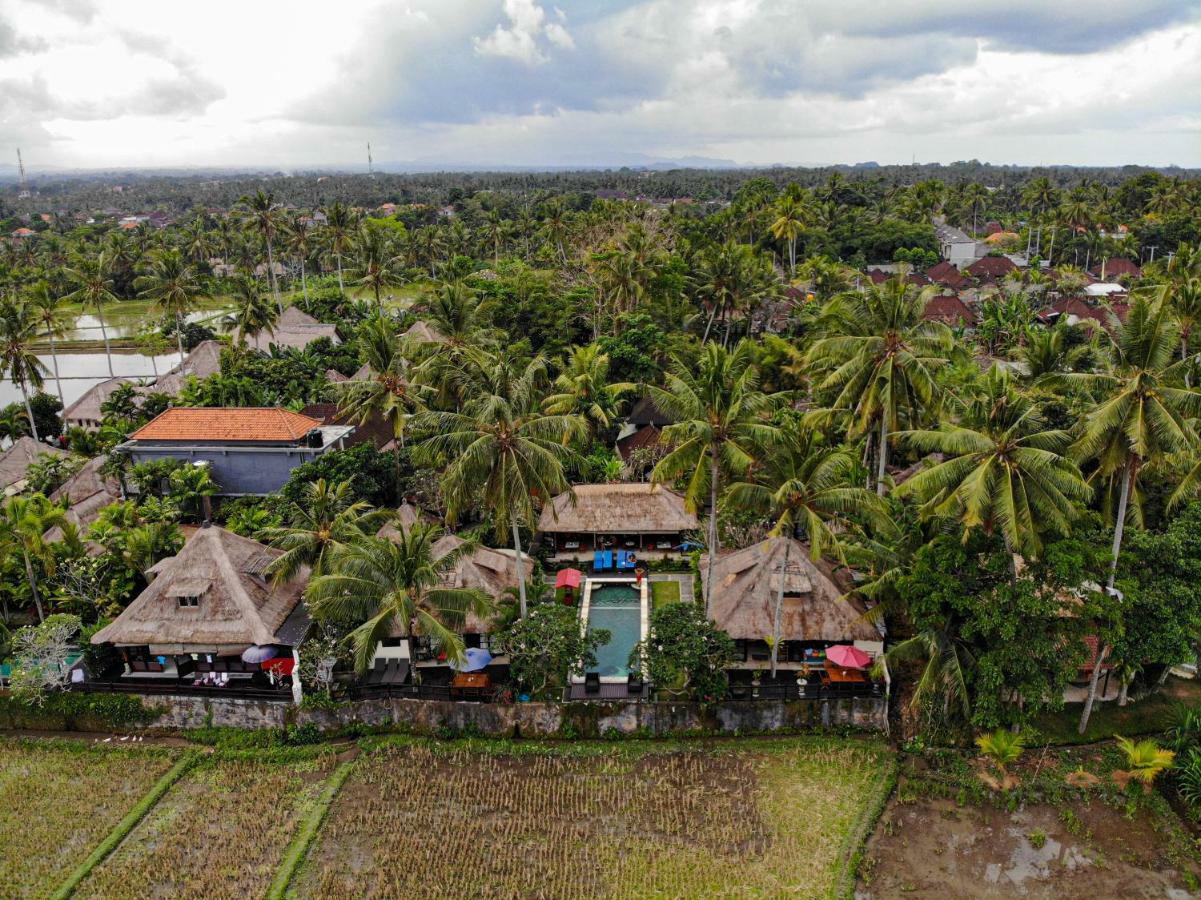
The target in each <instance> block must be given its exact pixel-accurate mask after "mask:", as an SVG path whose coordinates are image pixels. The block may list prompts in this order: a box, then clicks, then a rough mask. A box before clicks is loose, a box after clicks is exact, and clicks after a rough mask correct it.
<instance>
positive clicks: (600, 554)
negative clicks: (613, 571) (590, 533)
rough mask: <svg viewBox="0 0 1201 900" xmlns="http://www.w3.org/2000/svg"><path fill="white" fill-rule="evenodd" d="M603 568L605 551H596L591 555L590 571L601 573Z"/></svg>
mask: <svg viewBox="0 0 1201 900" xmlns="http://www.w3.org/2000/svg"><path fill="white" fill-rule="evenodd" d="M604 568H605V551H604V550H597V551H596V552H595V553H593V554H592V571H594V572H602V571H604Z"/></svg>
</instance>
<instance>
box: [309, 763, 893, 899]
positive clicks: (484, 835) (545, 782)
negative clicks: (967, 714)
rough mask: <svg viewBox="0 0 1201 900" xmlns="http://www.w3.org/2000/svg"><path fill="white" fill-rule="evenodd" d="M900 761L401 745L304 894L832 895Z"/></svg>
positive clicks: (336, 818)
mask: <svg viewBox="0 0 1201 900" xmlns="http://www.w3.org/2000/svg"><path fill="white" fill-rule="evenodd" d="M744 748H745V749H744ZM606 749H607V752H606ZM885 757H886V754H885V753H884V751H882V749H881V748H880V747H879V746H878V745H874V744H859V743H851V742H837V741H816V740H781V741H748V742H738V743H729V742H727V743H724V744H720V745H714V746H713V747H711V748H698V749H684V750H675V749H661V748H659V747H656V746H655V745H650V746H649V747H646V748H645V749H644V750H642V751H639V750H637V749H635V748H632V747H628V746H621V747H616V746H615V747H612V748H602V749H600V750H599V751H598V752H596V753H590V754H580V753H571V752H555V751H549V752H542V753H537V752H536V753H522V754H520V755H505V754H503V753H478V752H472V751H469V750H466V749H456V750H452V751H450V752H446V751H445V750H443V749H442V748H439V747H437V746H431V745H425V744H409V745H402V746H391V747H387V746H385V747H383V748H381V749H379V750H378V751H376V752H374V753H371V754H368V755H365V756H364V757H362V758H361V759H360V760H359V762H358V764H357V766H356V767H355V769H354V770H353V771H352V772H351V774H350V777H349V779H348V780H347V782H346V784H345V785H344V786H343V787H342V790H341V792H340V793H339V794H338V796H337V798H336V799H335V801H334V804H333V807H332V808H331V809H330V811H329V814H328V816H327V818H326V820H325V823H324V826H323V828H322V830H321V832H320V834H319V836H318V838H317V840H316V842H315V844H314V846H313V847H312V848H311V850H310V854H309V858H308V860H307V862H306V864H305V866H304V868H303V869H302V871H301V872H300V875H299V877H298V878H297V879H296V883H295V884H294V888H295V893H296V896H301V897H310V896H320V897H328V898H343V897H403V896H411V895H423V894H428V893H429V892H430V891H431V890H433V891H434V892H435V893H437V894H439V895H441V896H467V895H473V896H478V897H521V896H539V897H613V896H617V897H643V896H648V895H660V896H713V895H730V894H737V895H740V896H748V895H749V896H798V895H799V896H809V897H814V896H826V895H828V894H830V893H831V892H833V890H834V888H835V885H836V882H837V881H838V880H839V876H840V873H841V871H842V867H843V866H844V865H845V859H846V856H847V853H848V851H847V845H848V837H849V835H851V833H852V831H853V830H854V828H855V825H856V824H857V823H858V822H859V821H860V819H861V816H862V814H863V811H864V810H865V809H866V808H867V807H869V806H870V805H871V802H870V801H871V800H872V799H873V795H874V793H876V792H878V791H879V790H880V783H881V778H880V775H881V773H882V771H883V767H884V765H885Z"/></svg>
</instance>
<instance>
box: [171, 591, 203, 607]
mask: <svg viewBox="0 0 1201 900" xmlns="http://www.w3.org/2000/svg"><path fill="white" fill-rule="evenodd" d="M176 599H177V600H179V606H180V608H181V609H183V608H186V607H189V606H199V605H200V598H199V597H197V596H196V595H195V594H186V595H183V596H180V597H177V598H176Z"/></svg>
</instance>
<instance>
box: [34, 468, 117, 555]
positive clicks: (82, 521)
mask: <svg viewBox="0 0 1201 900" xmlns="http://www.w3.org/2000/svg"><path fill="white" fill-rule="evenodd" d="M107 460H108V457H107V456H97V457H95V458H94V459H90V460H88V461H87V462H86V463H84V466H83V468H82V469H80V470H79V471H78V472H76V473H75V474H74V475H72V476H71V477H70V478H68V479H67V480H66V481H64V482H63V483H62V484H61V485H59V487H58V490H56V491H55V492H54V493H52V494H51V495H50V499H51V500H53V501H54V502H55V503H65V504H67V512H66V515H65V517H66V520H67V521H68V522H70V523H71V524H72V525H74V526H75V527H76V528H78V529H79V530H80V531H81V532H82V531H85V530H86V529H87V528H88V526H89V525H91V524H92V523H93V522H95V521H96V520H97V519H98V518H100V511H101V510H102V509H104V508H105V507H106V506H112V505H113V504H114V503H119V502H120V501H121V485H120V484H119V483H118V482H117V480H116V479H115V478H106V477H105V476H103V475H102V474H101V473H100V469H101V467H102V466H103V465H104V463H105V462H106V461H107ZM62 539H63V530H62V528H61V527H59V526H58V525H55V526H54V527H53V528H51V529H50V530H49V531H47V532H46V533H45V534H44V535H42V540H44V541H46V542H47V543H54V542H55V541H61V540H62Z"/></svg>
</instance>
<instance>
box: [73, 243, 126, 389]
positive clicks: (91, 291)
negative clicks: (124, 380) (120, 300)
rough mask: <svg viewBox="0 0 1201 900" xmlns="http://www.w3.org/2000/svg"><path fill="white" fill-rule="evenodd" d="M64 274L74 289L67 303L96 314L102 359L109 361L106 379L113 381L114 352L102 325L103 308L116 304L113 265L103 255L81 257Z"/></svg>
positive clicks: (101, 253)
mask: <svg viewBox="0 0 1201 900" xmlns="http://www.w3.org/2000/svg"><path fill="white" fill-rule="evenodd" d="M64 274H65V275H66V276H67V278H68V280H70V281H71V283H72V284H74V285H75V290H74V292H73V293H71V294H69V295H68V296H67V299H68V300H75V301H78V302H79V304H80V305H81V306H82V307H83V308H84V309H85V310H86V309H94V310H95V311H96V321H98V322H99V323H100V336H101V337H102V338H103V339H104V358H105V359H106V360H107V361H108V375H109V377H110V378H111V377H113V351H112V348H110V347H109V344H108V328H107V327H105V324H104V307H105V305H106V304H109V303H115V302H116V300H117V296H116V294H114V293H113V278H112V264H111V262H110V257H109V256H108V255H107V252H106V251H103V250H102V251H101V252H99V253H97V254H96V255H95V256H81V257H79V258H77V259H76V260H75V262H74V263H73V265H72V266H71V267H70V268H68V269H67V270H66V271H65V272H64Z"/></svg>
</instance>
